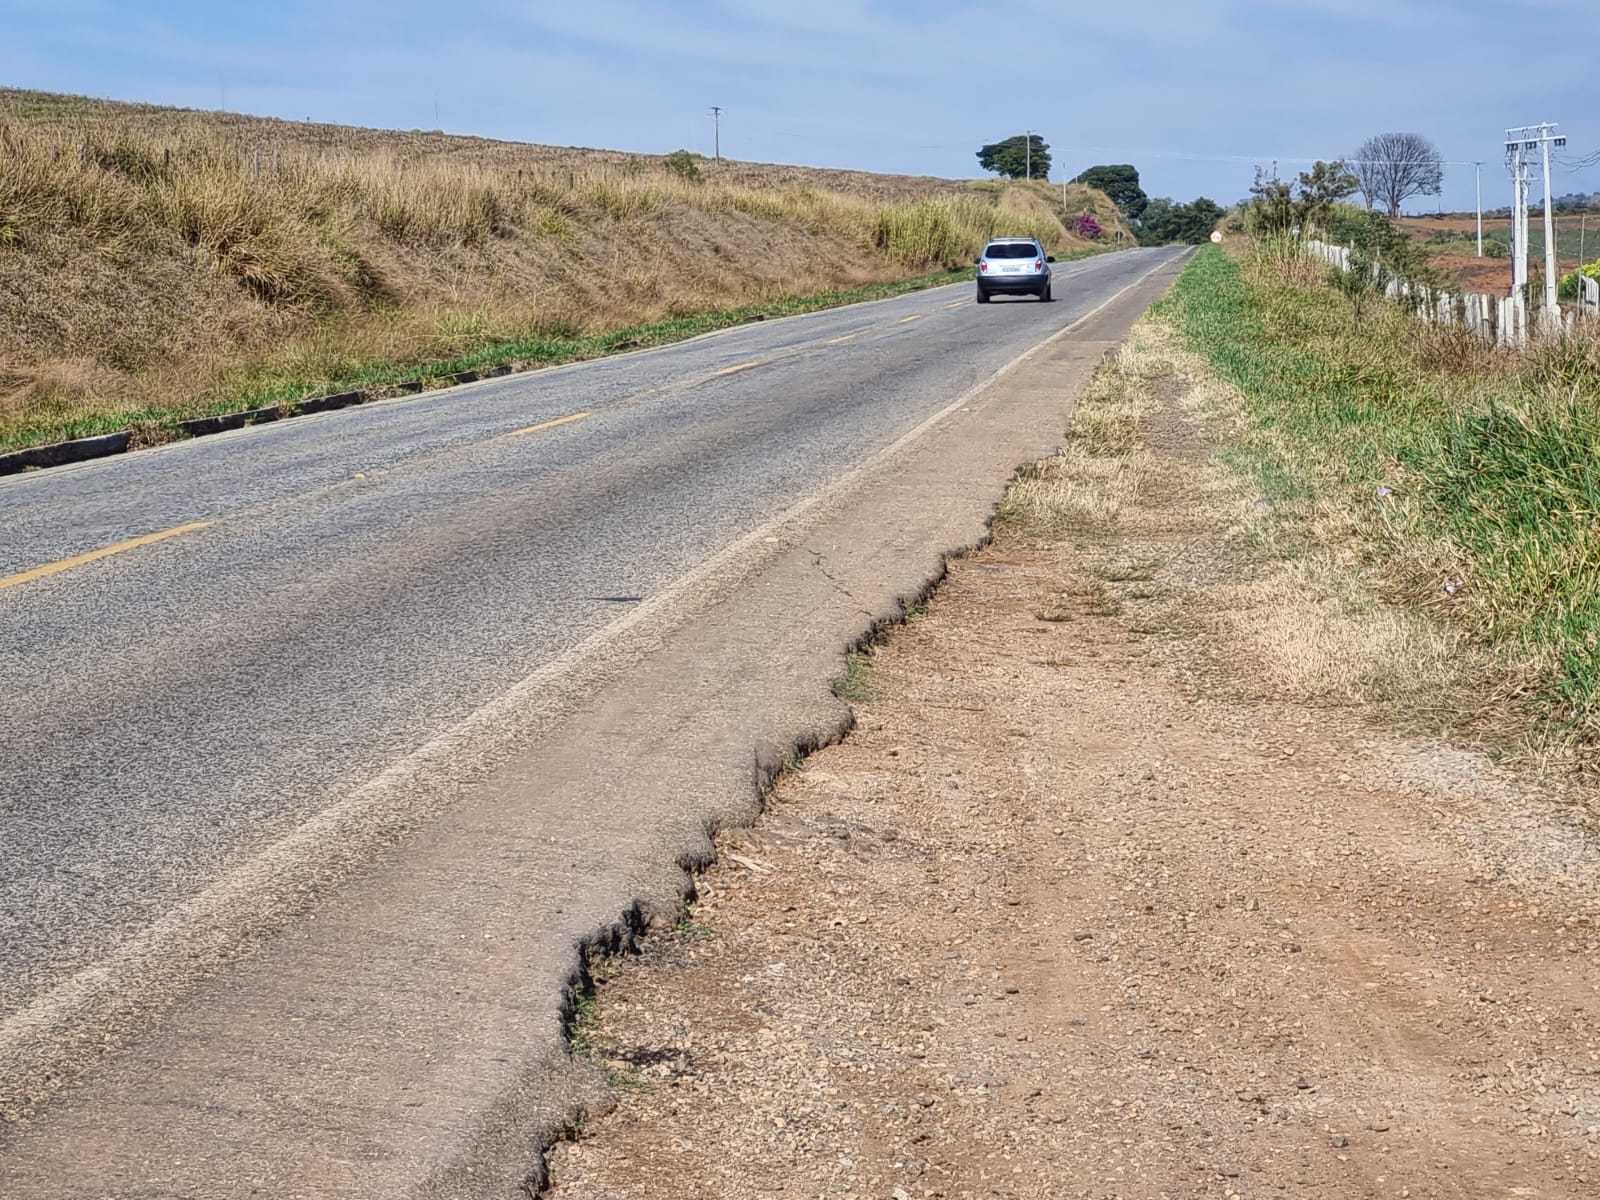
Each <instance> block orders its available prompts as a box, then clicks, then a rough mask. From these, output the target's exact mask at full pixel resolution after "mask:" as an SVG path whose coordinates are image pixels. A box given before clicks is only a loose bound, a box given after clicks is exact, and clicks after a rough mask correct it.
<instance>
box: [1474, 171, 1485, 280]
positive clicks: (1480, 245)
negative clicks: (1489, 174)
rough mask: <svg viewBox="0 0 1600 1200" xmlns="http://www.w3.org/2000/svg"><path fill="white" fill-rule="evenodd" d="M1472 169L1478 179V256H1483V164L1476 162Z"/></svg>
mask: <svg viewBox="0 0 1600 1200" xmlns="http://www.w3.org/2000/svg"><path fill="white" fill-rule="evenodd" d="M1472 169H1473V171H1474V173H1475V174H1476V175H1477V179H1478V257H1479V258H1482V257H1483V164H1482V163H1481V162H1475V163H1473V164H1472Z"/></svg>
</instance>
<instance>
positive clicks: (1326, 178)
mask: <svg viewBox="0 0 1600 1200" xmlns="http://www.w3.org/2000/svg"><path fill="white" fill-rule="evenodd" d="M1359 186H1360V184H1359V181H1358V180H1357V179H1356V177H1355V175H1353V174H1352V173H1351V172H1350V169H1349V168H1348V167H1346V166H1345V164H1344V163H1343V162H1337V161H1336V162H1331V163H1330V162H1320V161H1319V162H1317V163H1316V164H1315V165H1314V166H1313V167H1312V168H1311V170H1309V171H1302V172H1300V175H1299V177H1298V178H1297V179H1296V180H1295V182H1294V183H1292V184H1291V183H1287V182H1285V181H1284V180H1282V179H1280V178H1279V177H1278V167H1277V164H1276V163H1274V164H1273V166H1272V170H1271V171H1270V172H1269V171H1268V170H1267V168H1265V167H1261V166H1258V167H1256V181H1255V183H1254V184H1252V185H1251V187H1250V196H1251V201H1250V210H1249V218H1250V222H1251V224H1252V226H1253V227H1254V228H1255V229H1256V231H1257V232H1258V233H1265V234H1290V233H1295V232H1298V233H1300V234H1303V235H1305V236H1310V235H1311V234H1313V233H1314V232H1317V231H1323V232H1325V231H1326V230H1327V229H1328V226H1329V224H1330V223H1331V222H1332V220H1333V218H1334V214H1335V212H1336V208H1335V206H1336V205H1337V204H1338V202H1339V201H1340V200H1344V199H1346V198H1347V197H1349V196H1351V195H1352V194H1354V193H1355V191H1356V190H1357V189H1358V188H1359Z"/></svg>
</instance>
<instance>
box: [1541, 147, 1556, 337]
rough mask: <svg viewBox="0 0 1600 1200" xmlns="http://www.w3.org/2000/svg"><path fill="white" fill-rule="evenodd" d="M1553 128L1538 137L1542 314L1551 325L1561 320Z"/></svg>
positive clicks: (1546, 322)
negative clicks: (1541, 184) (1540, 153)
mask: <svg viewBox="0 0 1600 1200" xmlns="http://www.w3.org/2000/svg"><path fill="white" fill-rule="evenodd" d="M1554 129H1555V126H1553V125H1552V126H1550V127H1549V128H1547V129H1545V130H1543V131H1542V135H1541V136H1540V138H1539V146H1540V149H1542V150H1543V151H1544V316H1545V324H1547V325H1551V326H1556V325H1559V324H1560V321H1561V309H1560V308H1559V307H1558V306H1557V303H1558V302H1557V295H1556V287H1557V285H1558V284H1559V283H1560V280H1559V279H1558V278H1557V276H1556V222H1555V216H1554V215H1553V214H1552V212H1551V210H1550V142H1551V140H1552V138H1551V136H1550V135H1551V133H1552V132H1553V131H1554Z"/></svg>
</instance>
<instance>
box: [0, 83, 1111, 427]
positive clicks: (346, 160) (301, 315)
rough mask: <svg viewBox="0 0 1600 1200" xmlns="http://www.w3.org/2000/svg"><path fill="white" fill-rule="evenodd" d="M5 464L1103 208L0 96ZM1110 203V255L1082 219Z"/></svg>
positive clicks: (777, 170) (859, 273)
mask: <svg viewBox="0 0 1600 1200" xmlns="http://www.w3.org/2000/svg"><path fill="white" fill-rule="evenodd" d="M0 148H3V153H0V449H4V448H9V447H15V446H21V445H30V444H36V443H39V442H42V441H47V440H52V439H55V438H59V437H63V436H76V435H81V434H85V433H92V432H101V431H104V430H107V429H112V428H120V427H123V426H126V425H129V424H132V425H133V426H135V427H136V428H138V429H139V430H140V431H141V434H142V436H144V437H145V438H147V439H149V440H159V439H160V438H162V437H164V436H170V434H171V429H172V425H173V423H174V421H175V420H176V419H178V418H179V417H182V416H189V415H194V414H196V413H203V412H216V411H223V410H227V409H229V408H240V407H247V406H250V405H254V404H260V403H276V402H280V401H292V400H293V399H295V398H297V397H299V396H303V395H306V394H310V393H313V392H316V391H319V390H326V389H328V388H336V387H339V386H341V385H343V384H347V383H349V382H350V381H352V380H367V379H371V378H374V377H375V376H381V375H382V374H383V373H384V372H386V371H391V370H392V369H394V368H395V367H397V366H398V367H402V368H404V367H408V366H410V367H414V368H416V370H418V371H422V372H425V371H426V370H427V369H428V368H429V367H430V366H431V365H435V364H439V363H447V362H450V361H452V360H453V359H457V358H459V357H460V356H462V355H470V354H480V353H482V352H485V351H490V352H492V351H494V350H495V348H496V347H502V346H507V347H509V346H514V345H526V344H527V343H529V342H530V341H539V342H541V343H543V342H549V341H551V340H555V341H561V340H562V339H566V340H569V341H570V340H574V339H582V338H584V337H586V336H593V335H596V334H601V333H605V332H607V331H613V330H618V329H622V328H626V327H632V326H637V325H642V324H649V323H652V322H662V321H672V320H674V319H680V318H685V317H689V316H693V315H697V314H708V313H710V314H715V313H726V312H728V311H730V310H741V309H744V308H747V307H749V306H752V305H769V304H771V305H779V306H781V305H782V304H783V303H784V302H785V301H786V300H793V298H796V297H809V296H815V295H817V294H819V293H835V292H840V291H850V290H852V289H860V288H863V287H872V286H875V285H884V284H893V283H897V282H900V281H906V280H910V279H914V278H916V277H920V276H925V275H928V274H930V273H932V272H937V271H942V270H945V269H947V268H951V267H956V266H959V265H962V264H965V263H967V262H969V261H970V260H971V258H972V257H973V255H974V254H975V253H976V251H977V250H978V248H979V246H980V245H981V243H982V241H983V240H984V239H985V238H987V237H988V236H990V235H991V234H993V233H995V232H997V231H1003V232H1027V233H1033V234H1036V235H1038V236H1040V237H1041V238H1042V239H1043V240H1044V241H1045V242H1046V243H1047V244H1048V245H1049V246H1050V247H1051V248H1052V249H1053V250H1055V251H1057V252H1058V253H1071V252H1087V251H1092V250H1094V249H1098V248H1101V246H1103V245H1104V244H1106V243H1109V242H1110V241H1111V240H1112V239H1113V238H1114V237H1115V235H1116V233H1117V232H1125V231H1123V230H1122V228H1121V226H1120V224H1119V222H1117V220H1116V218H1115V210H1114V208H1112V206H1111V205H1110V202H1109V201H1108V200H1106V199H1105V197H1104V196H1103V195H1101V194H1099V193H1092V192H1090V191H1089V190H1088V189H1083V188H1071V187H1069V188H1068V189H1067V191H1066V192H1065V193H1063V191H1062V189H1060V188H1059V187H1051V186H1049V185H1043V184H1037V183H1035V184H1021V185H1012V184H997V183H970V182H961V181H953V180H940V179H932V178H920V177H909V176H888V175H873V174H869V173H865V172H854V171H830V170H820V169H814V168H804V167H790V166H768V165H762V164H753V163H734V162H725V163H722V164H715V165H714V164H711V163H708V162H706V161H705V160H692V161H691V163H690V164H689V165H688V167H687V168H683V167H682V166H681V165H680V169H679V170H674V169H673V168H672V164H670V163H669V162H668V161H667V160H666V159H664V158H661V157H658V156H645V155H629V154H622V153H618V152H612V151H601V150H584V149H561V148H555V147H547V146H533V145H523V144H519V143H509V142H497V141H490V140H486V139H481V138H469V137H456V136H447V135H444V134H439V133H420V132H410V133H407V132H386V131H380V130H370V129H354V128H346V127H341V126H332V125H318V124H311V123H305V124H301V123H295V122H285V121H277V120H268V119H262V118H253V117H243V116H236V115H233V114H226V113H204V112H194V111H187V110H176V109H164V108H157V107H152V106H147V105H126V104H118V103H113V102H107V101H94V100H86V99H83V98H79V97H62V96H50V95H45V94H41V93H31V92H16V91H0ZM1064 205H1065V207H1064ZM1080 211H1094V212H1095V213H1096V214H1097V216H1098V219H1100V223H1101V225H1102V226H1103V227H1104V228H1105V229H1106V231H1107V234H1106V237H1105V238H1102V239H1101V241H1100V243H1099V244H1096V243H1090V242H1086V241H1084V240H1082V239H1080V238H1077V237H1074V236H1073V235H1072V234H1070V233H1069V232H1068V231H1067V229H1066V228H1065V227H1064V225H1063V219H1064V218H1065V219H1070V217H1071V216H1073V215H1075V214H1076V213H1077V212H1080Z"/></svg>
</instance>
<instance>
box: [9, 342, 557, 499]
mask: <svg viewBox="0 0 1600 1200" xmlns="http://www.w3.org/2000/svg"><path fill="white" fill-rule="evenodd" d="M523 369H524V370H538V368H537V367H527V368H523ZM517 370H518V368H516V367H512V366H509V365H501V366H498V367H491V368H490V369H488V370H486V371H461V372H458V373H457V374H455V375H441V376H437V377H436V378H437V379H438V380H439V384H438V385H437V386H438V387H439V388H447V387H455V386H457V385H459V384H463V383H476V382H478V380H480V379H498V378H499V377H500V376H502V375H511V374H514V373H515V372H516V371H517ZM428 390H431V389H429V388H428V387H427V386H426V385H425V384H424V382H423V381H422V380H421V379H408V380H406V381H405V382H404V383H396V384H389V385H386V386H384V387H381V388H363V389H359V390H357V391H353V392H335V393H333V394H332V395H327V396H308V397H306V398H305V399H304V400H291V401H288V402H286V403H284V404H274V405H271V406H270V407H267V408H247V409H244V410H242V411H240V412H231V413H218V414H217V415H216V416H214V417H192V418H191V419H189V420H187V421H179V422H178V424H177V426H176V428H177V430H178V433H179V440H187V439H190V438H198V437H209V436H210V435H212V434H214V433H228V432H231V431H232V430H235V429H243V428H245V427H246V426H249V425H265V424H267V423H268V422H270V421H283V420H289V419H291V418H293V417H305V416H310V415H311V414H313V413H321V412H332V411H333V410H334V409H337V408H350V407H352V406H354V405H357V404H369V403H371V402H372V401H374V400H387V399H390V398H392V397H395V396H415V395H417V394H418V393H420V392H424V391H428ZM132 448H133V430H131V429H120V430H118V431H117V432H116V433H102V434H97V435H95V436H94V437H84V438H73V439H72V440H71V441H67V442H52V443H50V444H49V445H47V446H29V447H28V448H27V449H25V450H13V451H11V452H10V453H8V454H0V476H4V475H16V474H19V473H21V472H23V471H39V470H44V469H45V468H47V467H62V466H66V465H67V464H69V463H80V462H88V461H90V460H91V459H96V458H109V457H111V456H112V455H114V454H126V453H127V452H128V451H129V450H130V449H132Z"/></svg>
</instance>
